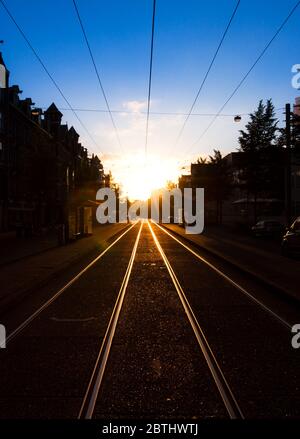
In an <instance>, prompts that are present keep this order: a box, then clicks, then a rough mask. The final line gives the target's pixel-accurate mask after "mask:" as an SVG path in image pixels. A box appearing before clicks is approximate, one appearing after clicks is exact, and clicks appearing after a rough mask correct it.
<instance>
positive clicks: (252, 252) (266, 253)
mask: <svg viewBox="0 0 300 439" xmlns="http://www.w3.org/2000/svg"><path fill="white" fill-rule="evenodd" d="M164 227H165V228H167V229H169V230H170V231H173V232H175V233H176V234H177V235H179V236H182V237H183V238H184V239H186V240H188V241H190V242H191V243H193V244H195V245H196V246H198V247H201V248H203V249H204V250H206V251H208V252H210V253H211V254H212V255H215V256H217V257H219V258H222V259H223V260H225V261H227V262H229V263H231V264H233V265H234V266H236V267H237V268H238V269H240V270H242V271H244V272H246V273H247V274H250V275H251V276H254V277H255V278H257V279H258V280H259V281H261V282H263V283H264V284H267V285H268V286H270V287H271V288H274V290H276V291H280V292H282V293H284V294H287V295H288V296H290V297H292V298H293V299H296V300H298V301H300V288H299V280H300V274H299V273H300V261H298V260H293V259H288V258H286V257H283V256H281V255H280V246H279V245H278V244H277V243H276V242H267V243H266V244H262V242H260V241H259V240H258V241H257V243H256V240H254V239H253V240H252V238H251V237H247V236H242V237H239V235H238V234H236V235H233V234H231V233H226V231H223V232H221V231H220V232H216V231H215V230H214V231H212V232H211V233H210V231H209V229H208V231H207V232H206V231H205V233H204V234H202V235H187V234H186V233H185V230H184V228H183V227H180V226H178V225H176V224H164ZM262 245H265V247H266V248H262ZM277 247H278V248H277Z"/></svg>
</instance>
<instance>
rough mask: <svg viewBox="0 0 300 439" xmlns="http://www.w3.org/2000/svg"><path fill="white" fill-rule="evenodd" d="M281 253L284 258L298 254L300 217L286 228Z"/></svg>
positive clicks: (299, 248)
mask: <svg viewBox="0 0 300 439" xmlns="http://www.w3.org/2000/svg"><path fill="white" fill-rule="evenodd" d="M281 251H282V254H283V255H285V256H289V255H291V254H300V216H299V217H298V218H297V219H296V220H295V221H294V222H293V224H292V225H291V226H290V227H289V228H287V230H286V232H285V234H284V236H283V238H282V242H281Z"/></svg>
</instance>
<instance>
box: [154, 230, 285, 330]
mask: <svg viewBox="0 0 300 439" xmlns="http://www.w3.org/2000/svg"><path fill="white" fill-rule="evenodd" d="M155 225H156V226H157V227H159V228H160V229H161V230H162V231H163V232H165V233H166V234H167V235H169V236H170V237H171V238H172V239H174V240H175V241H176V242H178V243H179V244H180V245H182V247H184V248H185V249H186V250H188V251H189V252H190V253H192V254H193V255H194V256H195V257H196V258H197V259H199V260H200V261H201V262H203V263H204V264H206V265H208V266H209V267H210V268H211V269H212V270H214V271H215V272H216V273H218V274H219V275H220V276H221V277H223V278H224V279H226V280H227V281H228V282H229V283H231V285H233V286H234V287H235V288H236V289H238V290H239V291H240V292H241V293H243V294H244V295H245V296H247V297H248V299H250V300H251V301H252V302H254V303H255V304H256V305H258V306H259V307H261V308H262V309H263V310H264V311H266V312H267V313H268V314H270V315H271V316H272V317H273V318H275V319H276V320H278V321H279V322H280V323H281V324H282V325H283V326H284V327H285V328H287V329H288V330H289V331H290V330H291V329H292V326H293V325H291V324H290V323H288V322H287V321H286V320H285V319H284V318H282V317H280V316H279V315H278V314H277V313H276V312H274V311H272V310H271V309H270V308H269V307H267V306H266V305H265V304H264V303H262V302H261V301H260V300H259V299H257V298H256V297H254V296H253V295H252V294H251V293H249V291H247V290H246V289H245V288H243V287H242V286H241V285H239V284H238V283H237V282H235V281H234V280H232V279H231V278H230V277H229V276H227V275H226V274H225V273H223V271H221V270H219V269H218V268H217V267H216V266H214V265H213V264H211V263H210V262H208V261H207V260H206V259H205V258H203V257H202V256H200V255H199V254H198V253H196V252H195V251H194V250H192V249H191V248H190V247H188V246H187V245H186V244H184V243H183V242H181V241H180V240H179V239H178V238H176V237H175V236H173V235H172V234H171V233H170V232H168V231H167V230H165V229H164V228H163V227H161V226H160V225H159V224H157V223H155Z"/></svg>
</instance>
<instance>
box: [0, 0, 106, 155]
mask: <svg viewBox="0 0 300 439" xmlns="http://www.w3.org/2000/svg"><path fill="white" fill-rule="evenodd" d="M0 3H1V4H2V6H3V8H4V9H5V11H6V13H7V15H8V16H9V17H10V19H11V20H12V22H13V23H14V24H15V26H16V28H17V29H18V31H19V32H20V34H21V35H22V37H23V39H24V40H25V42H26V44H27V45H28V47H29V48H30V50H31V51H32V52H33V54H34V56H35V57H36V59H37V60H38V62H39V63H40V64H41V66H42V67H43V69H44V71H45V72H46V74H47V76H48V77H49V79H50V80H51V82H52V83H53V85H54V86H55V88H56V89H57V90H58V92H59V94H60V95H61V97H62V98H63V100H64V101H65V102H66V104H67V106H68V107H69V109H70V110H71V111H72V113H73V114H74V116H75V117H76V119H77V120H78V122H79V123H80V125H81V126H82V128H83V129H84V131H85V132H86V133H87V135H88V136H89V138H90V139H91V141H92V142H93V143H94V144H95V145H96V146H97V148H99V145H98V144H97V142H96V141H95V139H94V138H93V136H92V135H91V133H90V132H89V130H88V129H87V127H86V126H85V124H84V123H83V122H82V120H81V119H80V117H79V116H78V114H77V113H76V111H75V110H74V108H73V107H72V105H71V104H70V102H69V100H68V99H67V98H66V96H65V94H64V93H63V91H62V89H61V87H60V86H59V85H58V84H57V82H56V81H55V79H54V78H53V76H52V75H51V73H50V72H49V70H48V68H47V67H46V65H45V63H44V62H43V60H42V59H41V57H40V56H39V54H38V53H37V51H36V50H35V48H34V47H33V45H32V44H31V42H30V41H29V39H28V38H27V36H26V34H25V32H24V31H23V29H22V28H21V27H20V26H19V24H18V23H17V21H16V19H15V18H14V16H13V15H12V13H11V12H10V10H9V9H8V8H7V6H6V4H5V3H4V1H3V0H0ZM102 154H103V153H102Z"/></svg>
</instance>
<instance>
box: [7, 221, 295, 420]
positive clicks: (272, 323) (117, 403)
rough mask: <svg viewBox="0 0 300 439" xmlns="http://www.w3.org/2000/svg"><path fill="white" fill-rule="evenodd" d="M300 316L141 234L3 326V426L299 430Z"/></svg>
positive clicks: (194, 256)
mask: <svg viewBox="0 0 300 439" xmlns="http://www.w3.org/2000/svg"><path fill="white" fill-rule="evenodd" d="M16 275H18V274H17V273H16ZM19 275H21V273H19ZM298 316H299V309H296V308H295V306H293V307H292V306H291V305H289V304H288V303H285V302H284V300H283V299H282V298H276V297H275V296H273V295H272V294H270V291H264V290H263V288H262V287H261V286H259V285H256V284H255V281H254V280H253V279H252V280H249V279H244V278H243V277H241V274H240V273H235V272H234V269H233V268H232V267H230V268H229V267H226V265H223V266H220V262H216V261H213V260H212V259H210V260H207V257H206V256H203V255H201V252H200V251H199V250H197V249H195V248H193V247H192V246H191V245H190V244H189V245H187V244H186V243H184V242H182V241H180V240H179V239H178V238H177V237H176V236H174V235H172V234H171V233H170V232H168V231H166V230H165V229H164V228H163V227H160V226H159V225H156V224H153V223H149V222H146V221H145V222H139V223H136V224H134V225H131V226H128V228H127V229H126V230H125V232H123V233H122V234H121V235H120V236H119V237H118V238H115V240H114V241H113V242H112V243H111V244H110V245H109V246H108V247H107V249H106V250H105V251H104V252H103V253H102V254H100V255H98V256H97V258H96V259H95V260H94V261H92V262H91V261H86V266H85V265H83V266H80V267H79V266H78V267H76V266H75V267H72V268H70V270H69V272H66V273H65V275H64V276H60V277H59V278H58V279H56V280H53V282H51V283H50V284H49V285H47V286H46V287H45V288H43V289H42V290H39V291H36V292H35V293H34V294H32V295H31V296H30V297H27V298H26V299H24V300H23V301H22V302H21V303H20V304H19V305H18V306H17V307H16V309H14V310H11V311H9V312H7V314H6V315H3V316H1V323H2V324H4V325H5V326H6V328H7V336H8V338H7V347H6V348H5V349H0V407H1V410H0V416H1V417H2V418H78V417H80V418H98V419H99V418H100V419H102V418H110V419H115V418H142V419H147V418H161V419H172V418H182V419H191V418H193V419H208V418H222V419H226V418H281V419H282V418H293V417H297V418H299V417H300V361H299V360H300V349H299V350H297V349H293V347H292V345H291V338H292V334H291V326H292V325H294V324H296V323H300V318H298V321H297V317H298Z"/></svg>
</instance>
